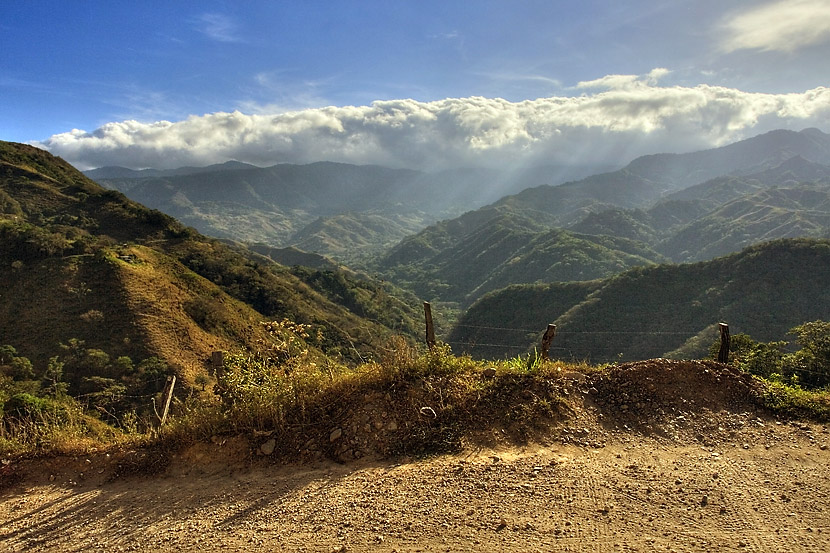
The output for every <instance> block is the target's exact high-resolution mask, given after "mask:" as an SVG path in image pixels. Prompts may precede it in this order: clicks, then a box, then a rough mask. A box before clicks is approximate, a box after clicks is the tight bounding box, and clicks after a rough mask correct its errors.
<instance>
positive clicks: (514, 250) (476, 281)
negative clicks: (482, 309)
mask: <svg viewBox="0 0 830 553" xmlns="http://www.w3.org/2000/svg"><path fill="white" fill-rule="evenodd" d="M476 223H478V224H476ZM658 261H664V258H663V257H662V256H661V255H660V254H658V253H656V252H655V251H653V250H651V249H650V248H649V247H648V246H646V245H645V244H642V243H639V242H634V241H632V240H628V239H625V238H617V237H610V236H590V235H582V234H577V233H573V232H569V231H566V230H562V229H550V228H546V227H545V226H544V225H542V224H540V223H538V222H537V221H535V220H533V219H530V218H527V217H525V216H524V215H520V214H517V213H514V212H512V211H510V210H506V209H487V210H479V211H476V212H471V213H469V214H466V215H465V216H463V217H459V218H458V219H455V220H452V221H448V222H444V223H440V224H438V225H435V226H433V227H430V228H429V229H427V230H425V231H423V232H421V233H419V234H417V235H415V236H414V237H412V238H409V239H407V240H405V241H404V242H402V243H401V244H400V245H399V246H397V247H396V248H394V249H393V250H392V251H391V252H390V253H389V254H388V255H387V256H386V257H385V258H383V259H382V260H381V261H380V264H379V268H380V270H381V272H382V274H384V275H385V276H386V277H388V278H389V279H390V280H392V281H393V282H396V283H399V284H400V285H402V286H405V287H407V288H410V289H412V290H413V291H415V292H416V293H417V294H419V295H420V296H421V297H424V298H440V299H441V300H444V301H457V302H461V303H462V304H464V305H468V304H470V303H472V302H473V301H474V300H475V299H476V298H478V297H480V296H481V295H483V294H485V293H486V292H488V291H491V290H495V289H498V288H502V287H505V286H508V285H510V284H517V283H529V282H552V281H570V280H591V279H595V278H600V277H604V276H609V275H612V274H615V273H618V272H620V271H623V270H625V269H626V268H629V267H632V266H635V265H649V264H653V263H655V262H658Z"/></svg>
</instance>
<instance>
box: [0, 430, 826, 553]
mask: <svg viewBox="0 0 830 553" xmlns="http://www.w3.org/2000/svg"><path fill="white" fill-rule="evenodd" d="M730 438H731V440H729V441H724V442H721V443H719V444H716V445H709V446H706V445H701V444H695V443H686V444H683V443H671V442H670V441H667V440H665V439H653V438H648V437H643V436H641V435H635V434H629V433H626V432H620V433H614V434H613V435H611V436H610V438H609V443H608V444H607V445H605V446H604V447H599V448H582V447H576V446H573V445H563V444H561V443H557V444H548V445H546V446H533V447H525V448H522V449H516V448H513V449H510V450H505V451H492V450H488V451H483V450H480V451H471V452H467V453H465V454H463V455H454V456H442V457H437V458H432V459H427V460H416V461H412V460H398V461H397V462H388V461H382V462H374V463H373V462H370V461H363V462H361V463H353V464H345V465H343V464H334V463H324V462H321V463H317V464H312V465H305V466H275V465H272V464H269V463H267V462H266V461H262V460H257V459H256V458H254V459H253V460H251V461H249V462H248V463H245V462H240V460H239V458H240V456H242V457H244V455H245V448H244V447H243V446H242V445H241V444H237V443H234V442H233V441H231V442H229V443H225V444H224V445H216V444H209V445H202V446H198V447H195V448H191V449H190V450H189V451H187V452H185V453H183V454H182V455H180V456H178V457H177V458H176V459H175V460H174V461H173V463H172V465H171V466H170V467H169V468H168V469H167V470H166V472H165V473H164V474H163V475H161V476H155V477H148V476H123V477H116V478H114V479H113V474H114V471H115V467H114V463H113V462H111V461H110V460H109V459H107V457H106V456H105V455H93V456H91V457H80V458H76V459H52V460H48V461H45V460H44V461H38V462H35V463H33V464H30V465H29V466H27V467H26V470H25V475H23V476H24V479H23V480H22V481H20V482H18V483H16V484H14V485H12V486H11V487H7V488H6V489H5V490H4V491H3V492H2V495H0V544H1V545H0V549H2V550H3V551H15V552H16V551H20V552H24V551H29V552H36V551H55V552H70V551H96V550H97V551H104V550H106V551H213V550H216V551H219V550H221V551H325V552H330V551H355V552H359V551H399V552H404V551H412V552H415V551H716V550H717V551H778V552H786V551H799V552H802V551H805V552H806V551H815V552H824V551H828V550H830V479H828V475H830V470H828V463H830V451H828V450H827V447H826V444H827V442H828V441H830V436H828V434H827V429H826V428H824V427H822V426H820V425H805V424H801V423H798V424H792V423H783V424H776V422H775V421H773V420H762V419H755V418H747V421H746V424H745V425H744V428H743V430H740V431H737V432H733V433H731V436H730ZM822 447H824V449H822Z"/></svg>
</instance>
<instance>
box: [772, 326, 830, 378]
mask: <svg viewBox="0 0 830 553" xmlns="http://www.w3.org/2000/svg"><path fill="white" fill-rule="evenodd" d="M789 334H795V335H796V336H797V338H796V341H797V342H798V344H799V345H800V346H801V349H800V350H798V351H797V352H795V353H791V354H789V355H785V356H784V357H783V360H782V364H783V370H784V371H785V372H786V373H792V374H795V375H797V376H798V379H799V381H800V382H801V383H802V384H803V385H804V386H807V387H811V388H821V387H824V386H828V385H830V323H828V322H824V321H813V322H810V323H804V324H802V325H799V326H796V327H794V328H792V329H790V332H789Z"/></svg>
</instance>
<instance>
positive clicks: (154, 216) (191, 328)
mask: <svg viewBox="0 0 830 553" xmlns="http://www.w3.org/2000/svg"><path fill="white" fill-rule="evenodd" d="M0 278H2V282H3V283H4V286H3V288H2V290H0V300H2V301H0V336H2V337H3V338H2V342H3V344H8V345H11V346H13V347H14V348H16V350H17V351H18V353H19V354H20V355H21V356H25V357H27V358H29V359H31V360H32V361H33V362H34V364H35V366H36V369H37V370H39V371H43V370H45V365H46V362H47V361H48V359H50V358H51V357H53V356H56V355H59V354H60V352H61V351H63V350H62V349H61V344H64V345H66V344H69V343H70V341H71V340H73V339H75V340H80V341H82V342H83V343H84V344H85V345H86V347H87V348H94V349H99V350H102V351H105V352H106V353H107V354H108V355H109V356H111V357H112V358H113V359H115V358H118V357H121V356H129V357H130V358H131V359H133V360H141V359H145V358H148V357H157V358H159V359H161V360H162V361H163V362H164V363H166V364H168V365H169V366H170V367H173V369H174V371H175V372H177V374H179V376H180V377H183V378H184V379H185V381H186V382H189V383H190V384H191V385H192V383H193V382H195V380H196V378H197V377H198V376H199V375H200V374H204V373H205V366H206V360H207V358H208V356H209V355H210V352H211V351H213V350H217V349H234V348H239V347H244V346H246V345H253V344H254V343H256V342H257V340H260V339H261V338H262V332H261V330H260V325H259V323H260V321H263V320H281V319H283V318H287V319H290V320H292V321H295V322H298V323H303V324H309V325H312V327H313V328H315V329H319V330H320V331H321V333H320V338H319V339H318V338H317V337H316V334H315V335H313V336H312V337H311V338H310V339H309V340H310V342H309V345H310V347H313V348H319V349H320V350H322V351H325V352H326V353H328V354H330V355H334V356H336V357H340V358H343V359H344V360H350V359H351V360H358V359H361V358H366V357H367V356H371V355H372V354H373V352H374V351H376V350H377V348H378V347H379V346H380V345H381V344H382V343H384V341H385V340H386V339H387V338H388V337H389V336H391V335H393V334H396V333H397V334H400V333H403V334H407V333H410V332H412V331H413V328H414V324H413V323H412V321H413V318H414V317H415V315H416V314H417V309H414V308H413V307H411V306H410V305H409V304H407V303H406V301H401V300H399V299H398V298H395V297H392V294H393V293H394V292H390V291H389V290H386V289H384V288H383V287H382V286H381V285H380V284H377V283H372V282H369V281H366V280H365V279H363V280H357V279H355V278H353V277H349V276H347V275H342V274H340V273H339V272H337V271H328V272H316V271H313V270H310V271H304V270H299V269H290V268H287V267H283V266H280V265H277V264H274V263H272V262H270V261H269V260H268V259H267V258H265V257H262V256H255V257H254V256H253V254H252V255H245V254H243V253H241V252H240V251H238V250H235V249H232V248H230V247H229V246H227V245H225V244H222V243H220V242H219V241H217V240H212V239H208V238H206V237H204V236H201V235H199V234H198V233H197V232H195V231H194V230H193V229H189V228H187V227H185V226H183V225H181V224H180V223H178V222H177V221H175V220H174V219H172V218H170V217H168V216H166V215H164V214H162V213H160V212H158V211H154V210H151V209H148V208H146V207H144V206H142V205H140V204H137V203H135V202H133V201H131V200H128V199H127V198H126V197H124V196H123V195H122V194H121V193H119V192H115V191H110V190H105V189H103V188H101V187H100V186H98V185H97V184H95V183H94V182H92V181H91V180H89V179H88V178H86V177H84V176H83V175H82V174H81V173H80V172H78V171H77V170H75V169H74V168H73V167H71V166H70V165H68V164H67V163H65V162H63V161H62V160H60V159H59V158H55V157H53V156H51V155H50V154H48V153H47V152H44V151H42V150H39V149H36V148H33V147H30V146H25V145H21V144H13V143H7V142H0ZM416 307H417V306H416ZM366 317H370V318H372V319H373V320H369V319H368V318H366ZM384 320H385V321H387V322H389V324H390V325H391V326H394V330H393V329H392V328H391V326H386V325H385V324H384V322H382V321H384ZM3 344H0V345H3Z"/></svg>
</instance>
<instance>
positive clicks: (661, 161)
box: [495, 129, 830, 226]
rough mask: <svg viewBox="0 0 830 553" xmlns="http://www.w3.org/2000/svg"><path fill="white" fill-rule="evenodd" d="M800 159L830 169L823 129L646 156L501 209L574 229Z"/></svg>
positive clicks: (539, 190)
mask: <svg viewBox="0 0 830 553" xmlns="http://www.w3.org/2000/svg"><path fill="white" fill-rule="evenodd" d="M795 156H801V157H802V158H804V159H805V160H809V161H811V162H813V163H818V164H823V165H828V164H830V135H827V134H825V133H823V132H821V131H820V130H818V129H806V130H803V131H801V132H793V131H786V130H777V131H772V132H769V133H766V134H762V135H759V136H756V137H754V138H749V139H747V140H742V141H740V142H737V143H735V144H730V145H728V146H723V147H721V148H715V149H711V150H704V151H700V152H693V153H688V154H655V155H650V156H643V157H640V158H637V159H635V160H634V161H632V162H631V163H630V164H628V166H626V167H624V168H623V169H620V170H619V171H615V172H612V173H604V174H600V175H594V176H591V177H587V178H585V179H582V180H580V181H575V182H568V183H565V184H563V185H560V186H539V187H536V188H532V189H528V190H524V191H522V192H520V193H518V194H516V195H513V196H508V197H505V198H503V199H501V200H499V201H498V202H496V204H495V205H496V206H509V207H511V208H513V209H516V210H521V211H527V212H541V213H545V214H547V215H552V216H554V217H555V218H556V222H557V224H558V225H560V226H568V225H570V224H574V223H576V222H577V221H579V220H581V219H582V218H584V216H585V215H586V214H587V212H597V211H602V210H604V209H608V208H611V207H621V208H644V207H648V206H650V205H651V204H653V203H655V202H656V201H658V200H660V199H661V198H662V197H663V196H666V195H668V194H670V193H671V192H676V191H678V190H682V189H684V188H688V187H690V186H692V185H695V184H698V183H702V182H705V181H708V180H710V179H713V178H716V177H722V176H726V175H735V176H740V175H748V174H753V173H758V172H761V171H765V170H767V169H772V168H775V167H778V166H779V165H781V163H783V162H785V161H787V160H790V159H791V158H793V157H795Z"/></svg>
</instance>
